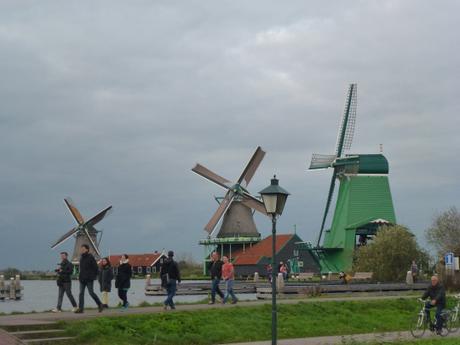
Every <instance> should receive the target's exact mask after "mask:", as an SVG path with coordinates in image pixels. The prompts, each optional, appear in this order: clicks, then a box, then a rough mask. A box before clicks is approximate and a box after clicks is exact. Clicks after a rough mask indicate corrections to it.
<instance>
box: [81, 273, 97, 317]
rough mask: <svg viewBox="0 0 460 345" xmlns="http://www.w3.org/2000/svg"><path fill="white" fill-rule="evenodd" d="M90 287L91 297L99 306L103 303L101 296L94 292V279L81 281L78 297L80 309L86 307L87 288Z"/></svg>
mask: <svg viewBox="0 0 460 345" xmlns="http://www.w3.org/2000/svg"><path fill="white" fill-rule="evenodd" d="M86 288H88V293H89V295H90V296H91V298H92V299H93V300H94V302H96V304H97V306H98V307H99V306H100V305H101V301H100V299H99V297H97V295H96V294H95V293H94V281H93V280H90V281H80V296H79V299H78V308H79V309H80V310H83V309H85V289H86Z"/></svg>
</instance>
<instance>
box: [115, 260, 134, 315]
mask: <svg viewBox="0 0 460 345" xmlns="http://www.w3.org/2000/svg"><path fill="white" fill-rule="evenodd" d="M132 275H133V270H132V268H131V265H130V264H129V257H128V255H127V254H123V255H122V256H121V259H120V266H118V273H117V277H116V279H115V287H116V288H117V289H118V297H120V299H121V307H122V308H123V309H127V308H128V307H129V303H128V290H129V288H130V287H131V276H132Z"/></svg>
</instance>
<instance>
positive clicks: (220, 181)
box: [192, 164, 230, 189]
mask: <svg viewBox="0 0 460 345" xmlns="http://www.w3.org/2000/svg"><path fill="white" fill-rule="evenodd" d="M192 171H193V172H194V173H195V174H198V175H200V176H202V177H204V178H205V179H207V180H209V181H211V182H214V183H215V184H217V185H219V186H221V187H222V188H224V189H228V188H229V187H228V185H227V184H228V183H230V181H229V180H227V179H226V178H223V177H222V176H219V175H217V174H216V173H214V172H212V171H211V170H209V169H208V168H205V167H204V166H202V165H201V164H197V165H195V167H194V168H193V169H192Z"/></svg>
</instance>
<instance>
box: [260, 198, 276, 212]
mask: <svg viewBox="0 0 460 345" xmlns="http://www.w3.org/2000/svg"><path fill="white" fill-rule="evenodd" d="M262 199H263V201H264V205H265V210H266V211H267V213H268V214H274V213H276V208H277V199H278V196H277V195H276V194H262Z"/></svg>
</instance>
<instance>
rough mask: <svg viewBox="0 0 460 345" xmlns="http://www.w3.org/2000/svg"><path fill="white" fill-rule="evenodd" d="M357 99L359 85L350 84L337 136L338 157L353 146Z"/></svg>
mask: <svg viewBox="0 0 460 345" xmlns="http://www.w3.org/2000/svg"><path fill="white" fill-rule="evenodd" d="M357 101H358V86H357V84H350V86H349V87H348V92H347V98H346V101H345V109H344V111H343V115H342V120H341V122H340V128H339V134H338V136H337V144H336V156H337V157H342V154H343V151H345V150H349V149H350V148H351V144H352V142H353V135H354V132H355V124H356V108H357Z"/></svg>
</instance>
